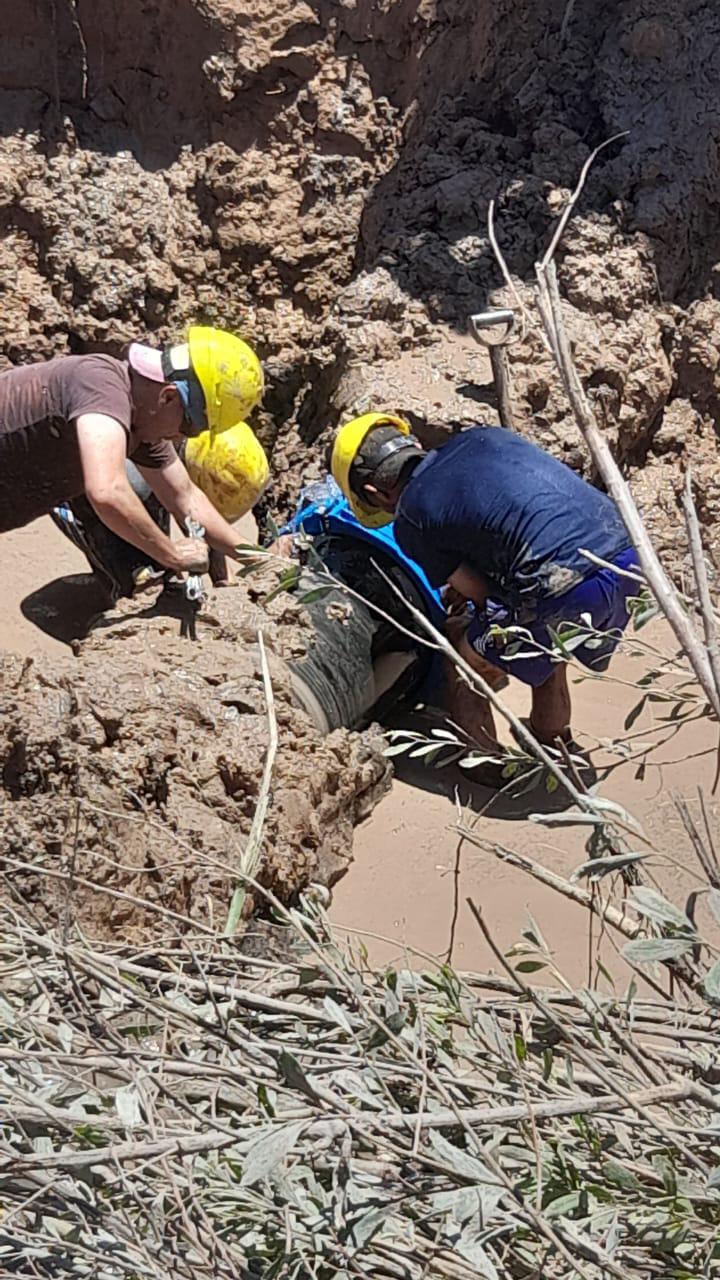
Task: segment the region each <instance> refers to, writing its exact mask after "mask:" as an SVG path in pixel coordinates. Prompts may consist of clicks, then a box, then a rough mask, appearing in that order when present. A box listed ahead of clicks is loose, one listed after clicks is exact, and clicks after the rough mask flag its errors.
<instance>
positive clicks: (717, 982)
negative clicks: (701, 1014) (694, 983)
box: [703, 960, 720, 1000]
mask: <svg viewBox="0 0 720 1280" xmlns="http://www.w3.org/2000/svg"><path fill="white" fill-rule="evenodd" d="M703 987H704V988H705V995H706V996H709V998H710V999H711V1000H720V960H716V962H715V964H714V965H713V967H712V969H708V971H707V973H706V974H705V977H704V979H703Z"/></svg>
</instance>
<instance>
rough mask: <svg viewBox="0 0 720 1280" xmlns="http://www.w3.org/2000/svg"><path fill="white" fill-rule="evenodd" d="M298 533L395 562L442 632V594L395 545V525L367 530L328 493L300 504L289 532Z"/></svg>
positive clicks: (343, 500)
mask: <svg viewBox="0 0 720 1280" xmlns="http://www.w3.org/2000/svg"><path fill="white" fill-rule="evenodd" d="M299 530H302V531H303V532H304V533H306V534H307V535H308V537H311V538H312V537H316V536H317V535H318V534H326V535H335V536H337V537H343V538H351V539H353V541H355V542H362V543H365V545H366V546H367V548H368V554H369V555H370V556H372V552H373V551H375V552H376V553H377V554H382V555H384V556H387V557H388V558H389V559H391V560H393V561H394V562H395V563H396V564H397V565H398V567H399V568H401V569H402V570H403V573H405V574H407V576H408V577H409V578H411V579H412V581H413V584H414V585H415V587H416V588H417V590H418V592H419V594H420V596H421V597H422V600H423V603H424V605H425V608H426V610H427V616H428V619H429V620H430V622H432V623H433V625H434V626H436V627H438V628H440V629H442V628H443V627H444V625H445V620H446V611H445V609H444V607H443V603H442V600H441V598H440V593H439V591H436V590H435V589H434V588H433V587H431V586H430V583H429V582H428V580H427V578H426V577H425V574H424V573H423V571H422V569H421V568H420V566H419V565H418V564H416V563H415V561H414V560H411V559H410V558H409V557H408V556H406V555H405V553H404V552H403V551H402V550H401V549H400V547H399V546H398V544H397V542H396V541H395V534H394V532H393V526H392V524H386V525H384V526H383V527H382V528H381V529H366V528H365V526H364V525H362V524H360V522H359V520H356V519H355V516H354V515H353V513H352V511H351V510H350V507H349V505H348V503H347V502H346V500H345V498H343V497H336V496H334V495H332V493H331V492H329V493H328V494H327V496H323V497H322V498H321V499H320V500H319V501H316V502H312V501H308V502H306V503H303V502H302V500H301V503H300V506H299V507H298V510H297V512H296V514H295V516H294V518H293V520H292V523H291V525H290V527H289V531H292V532H294V533H297V532H298V531H299Z"/></svg>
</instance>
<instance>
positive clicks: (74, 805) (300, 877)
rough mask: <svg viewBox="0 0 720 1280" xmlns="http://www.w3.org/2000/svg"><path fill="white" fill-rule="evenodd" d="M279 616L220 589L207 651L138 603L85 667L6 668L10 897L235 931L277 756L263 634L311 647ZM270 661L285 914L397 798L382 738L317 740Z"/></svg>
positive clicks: (132, 920)
mask: <svg viewBox="0 0 720 1280" xmlns="http://www.w3.org/2000/svg"><path fill="white" fill-rule="evenodd" d="M274 612H275V621H273V620H272V619H270V618H269V617H268V615H267V614H265V613H263V611H262V610H261V609H260V608H259V607H258V606H257V605H256V604H254V603H253V601H252V600H251V598H250V596H249V594H248V593H247V592H246V591H245V590H244V589H242V588H236V589H233V590H227V591H225V592H218V593H217V594H216V596H215V597H214V598H213V599H212V601H211V602H209V604H208V605H207V606H206V608H205V610H204V611H203V613H202V614H201V616H200V620H199V622H198V637H199V642H198V643H193V642H192V641H191V640H186V639H182V638H181V637H180V636H179V621H178V618H177V617H174V616H172V615H171V614H159V613H157V612H156V611H155V610H153V609H145V610H142V611H141V612H138V604H137V602H128V604H127V605H126V606H125V607H124V608H123V609H121V610H119V611H118V613H117V614H115V615H112V616H110V617H108V618H107V619H105V621H104V622H103V623H102V624H101V626H100V627H99V628H98V630H96V631H95V632H93V633H92V635H91V636H90V638H89V639H88V640H87V641H86V642H85V643H84V644H83V645H82V661H80V662H78V661H77V660H73V659H72V658H68V659H67V660H65V661H53V662H52V663H48V664H47V665H46V664H45V663H43V662H40V661H35V662H33V661H30V660H25V661H24V662H23V661H22V660H21V659H20V658H6V659H5V661H4V663H3V668H2V672H1V673H0V689H1V691H2V720H1V724H0V771H1V774H2V790H1V791H0V824H1V825H2V830H3V853H4V855H5V869H6V871H7V872H8V873H9V878H8V881H7V883H8V884H10V885H11V886H12V887H13V888H14V890H15V891H18V892H21V893H22V894H23V896H24V897H25V898H26V899H29V901H30V902H31V903H32V904H33V906H34V909H35V911H37V912H38V913H39V914H40V916H41V918H42V919H43V920H45V921H48V920H56V919H60V920H77V921H78V922H79V923H80V924H81V925H82V926H83V928H85V929H86V930H87V931H88V932H89V933H90V934H91V935H93V936H105V935H107V936H112V937H114V938H115V939H118V938H120V937H132V938H135V937H137V936H146V937H147V936H149V935H151V934H152V935H155V934H157V933H158V932H161V933H165V934H167V933H168V932H172V931H173V930H177V929H178V928H181V927H184V926H182V923H181V921H180V917H190V918H191V919H192V920H193V921H194V922H197V925H198V927H202V926H203V925H205V924H208V923H212V921H213V919H214V921H215V922H216V923H218V922H222V920H223V919H224V913H225V912H226V910H227V905H228V902H229V898H230V896H231V893H232V888H233V868H234V867H235V866H236V865H237V861H238V857H239V855H240V852H241V851H242V849H243V848H244V845H245V841H246V838H247V835H248V832H249V829H250V825H251V822H252V818H253V814H254V812H255V805H256V799H257V793H258V787H259V783H260V778H261V776H262V772H263V766H264V761H265V754H266V750H267V742H268V727H267V715H266V706H265V696H264V688H263V680H262V674H261V668H260V662H259V652H258V648H257V643H256V641H257V627H258V625H263V627H264V634H265V635H266V638H267V642H268V645H273V644H276V643H279V641H278V637H279V636H280V635H282V644H283V647H284V650H285V652H289V651H296V652H297V651H298V650H299V651H302V647H303V628H302V625H298V622H299V617H298V611H297V609H296V607H295V606H294V605H292V603H291V602H289V601H282V602H276V604H275V606H274ZM270 657H271V673H272V680H273V688H274V692H275V698H276V704H277V723H278V730H279V738H280V745H279V750H278V755H277V760H276V765H275V769H274V773H273V780H272V793H271V804H270V808H269V812H268V818H267V823H266V828H265V833H266V838H265V840H264V843H263V851H264V852H263V858H262V861H261V868H260V871H259V873H258V878H259V880H260V881H261V882H262V883H263V884H264V885H266V886H268V887H269V888H271V889H272V890H273V891H274V892H275V893H276V894H277V895H278V896H279V897H280V898H282V899H283V900H285V901H287V900H289V899H291V898H292V897H293V895H295V894H296V893H297V892H298V890H300V889H302V888H304V887H305V886H307V885H308V884H309V883H310V882H319V883H322V884H325V885H329V884H332V883H333V881H334V880H335V879H337V877H338V876H339V875H341V874H342V873H343V872H344V871H345V870H346V868H347V866H348V864H349V862H350V860H351V857H352V831H353V826H354V825H355V823H356V822H357V821H359V820H360V819H361V818H362V817H364V816H366V815H367V814H368V813H369V812H370V811H371V809H372V807H373V805H374V803H375V801H376V800H377V799H378V798H379V796H380V795H381V794H382V792H383V790H384V786H385V782H386V775H387V766H386V764H385V761H384V760H383V759H382V757H381V756H380V755H379V754H377V753H376V751H375V750H374V749H373V745H372V741H371V739H370V738H368V737H362V736H359V735H357V734H351V733H348V732H346V731H344V730H343V731H339V732H335V733H332V734H330V736H329V737H327V738H325V739H318V736H317V733H316V732H315V731H314V730H313V729H312V727H311V726H310V724H309V723H308V722H307V721H306V719H305V718H304V716H303V715H302V714H301V713H300V712H299V711H297V710H296V709H295V708H294V706H293V705H292V704H291V699H290V692H289V686H288V681H287V675H286V671H285V668H284V665H283V663H282V661H281V660H280V659H279V658H278V657H276V656H275V655H273V654H271V655H270ZM39 867H42V868H43V870H42V873H40V872H39V870H38V868H39ZM33 868H34V869H33ZM93 885H95V886H98V885H99V886H104V887H105V888H106V889H107V891H108V892H107V893H104V894H98V893H97V892H96V890H95V889H94V888H93V887H92V886H93ZM48 886H51V888H50V890H48ZM141 899H142V903H141V902H140V900H141ZM250 905H251V901H249V903H248V906H250Z"/></svg>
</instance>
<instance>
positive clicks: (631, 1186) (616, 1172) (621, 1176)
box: [602, 1156, 641, 1191]
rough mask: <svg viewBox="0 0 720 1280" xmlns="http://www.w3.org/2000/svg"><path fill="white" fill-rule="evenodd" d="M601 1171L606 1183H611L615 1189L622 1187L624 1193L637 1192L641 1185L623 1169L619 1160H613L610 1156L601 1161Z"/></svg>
mask: <svg viewBox="0 0 720 1280" xmlns="http://www.w3.org/2000/svg"><path fill="white" fill-rule="evenodd" d="M602 1171H603V1174H604V1176H605V1178H606V1179H607V1181H608V1182H611V1183H613V1185H614V1186H616V1187H622V1189H623V1190H624V1191H639V1190H640V1186H641V1184H640V1183H639V1182H638V1180H637V1178H636V1177H635V1174H634V1173H631V1172H630V1170H629V1169H626V1168H625V1165H624V1164H621V1163H620V1161H619V1160H613V1158H612V1156H610V1157H609V1158H608V1159H607V1160H604V1161H603V1166H602Z"/></svg>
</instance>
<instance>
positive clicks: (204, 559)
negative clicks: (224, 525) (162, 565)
mask: <svg viewBox="0 0 720 1280" xmlns="http://www.w3.org/2000/svg"><path fill="white" fill-rule="evenodd" d="M173 552H174V563H173V564H172V565H170V566H169V567H170V568H171V569H174V570H175V572H176V573H207V571H208V565H209V560H210V557H209V553H208V548H207V543H205V542H203V540H202V538H178V540H177V542H174V543H173Z"/></svg>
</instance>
